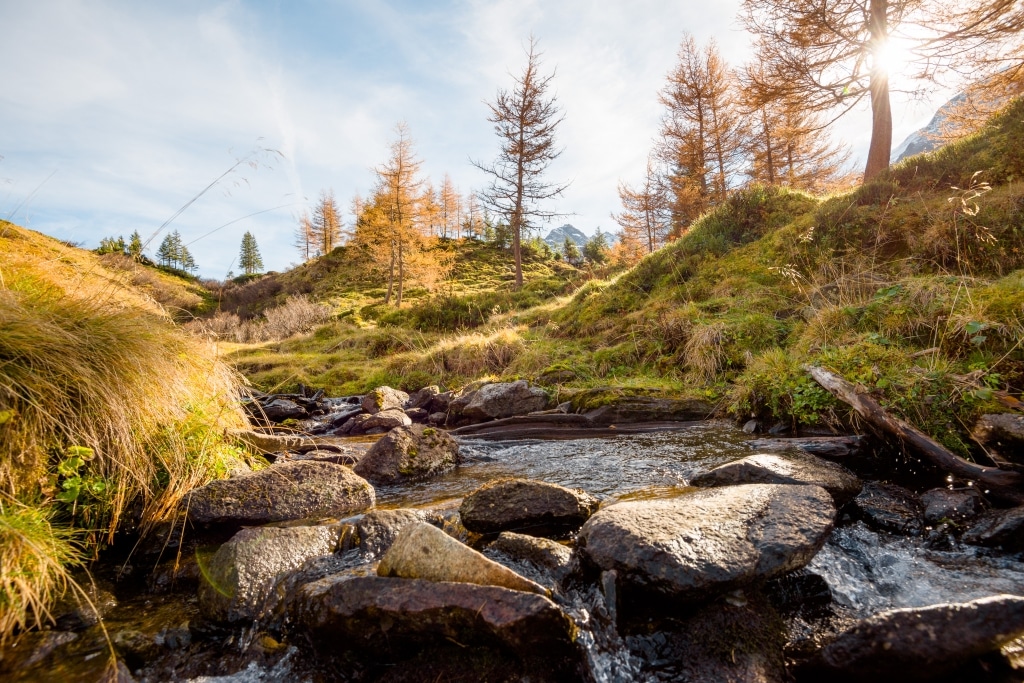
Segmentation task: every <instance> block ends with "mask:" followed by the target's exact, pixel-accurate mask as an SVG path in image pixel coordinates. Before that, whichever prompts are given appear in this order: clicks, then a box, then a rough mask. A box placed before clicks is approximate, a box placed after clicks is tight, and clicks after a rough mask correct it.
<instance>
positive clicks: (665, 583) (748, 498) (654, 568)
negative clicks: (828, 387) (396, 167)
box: [577, 484, 836, 601]
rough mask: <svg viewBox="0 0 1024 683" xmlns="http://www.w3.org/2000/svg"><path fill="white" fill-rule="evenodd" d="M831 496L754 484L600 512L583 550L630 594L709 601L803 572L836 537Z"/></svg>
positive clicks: (586, 530) (587, 527) (583, 533)
mask: <svg viewBox="0 0 1024 683" xmlns="http://www.w3.org/2000/svg"><path fill="white" fill-rule="evenodd" d="M835 512H836V510H835V507H834V506H833V504H832V497H831V496H830V495H829V494H828V492H827V491H825V489H823V488H821V487H819V486H807V485H780V484H747V485H742V486H726V487H721V488H713V489H705V490H699V491H695V492H693V493H688V494H685V495H682V496H679V497H678V498H671V499H668V500H645V501H627V502H623V503H616V504H614V505H611V506H608V507H606V508H603V509H601V510H600V511H598V512H597V513H596V514H595V515H594V516H593V517H591V518H590V519H589V520H588V521H587V523H586V524H584V525H583V528H582V529H580V532H579V535H578V540H577V546H578V549H579V551H580V552H581V553H582V555H583V557H584V558H585V559H586V560H588V561H589V562H590V563H592V564H593V565H596V566H597V567H598V568H599V569H601V570H605V571H607V570H615V572H616V575H617V577H618V582H619V583H620V584H622V585H623V587H626V588H631V589H638V590H640V591H642V592H645V593H652V594H654V595H664V596H671V597H673V598H676V599H679V600H683V601H693V600H703V599H707V597H709V594H714V593H719V592H726V591H730V590H734V589H736V588H739V587H742V586H744V585H747V584H749V583H752V582H756V581H761V580H766V579H770V578H772V577H775V576H779V575H781V574H784V573H786V572H788V571H792V570H794V569H798V568H800V567H803V566H804V565H806V564H807V563H808V562H810V560H811V558H813V557H814V555H815V554H816V553H817V552H818V550H819V549H820V548H821V546H822V544H824V542H825V540H826V538H827V537H828V534H829V532H830V531H831V530H832V520H833V518H834V517H835Z"/></svg>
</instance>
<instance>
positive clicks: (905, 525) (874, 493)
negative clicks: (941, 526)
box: [850, 481, 924, 536]
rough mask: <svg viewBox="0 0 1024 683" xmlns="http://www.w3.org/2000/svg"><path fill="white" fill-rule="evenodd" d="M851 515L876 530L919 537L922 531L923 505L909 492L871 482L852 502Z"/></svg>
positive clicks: (900, 487)
mask: <svg viewBox="0 0 1024 683" xmlns="http://www.w3.org/2000/svg"><path fill="white" fill-rule="evenodd" d="M850 508H851V511H852V513H853V516H854V517H856V518H858V519H861V520H863V521H864V523H865V524H867V525H868V526H869V527H871V528H872V529H875V530H876V531H888V532H890V533H897V534H906V535H909V536H918V535H920V533H921V531H922V529H923V528H924V506H923V505H921V501H920V500H919V499H918V497H917V496H915V495H914V493H913V492H912V491H908V490H907V489H905V488H903V487H902V486H896V485H895V484H885V483H882V482H877V481H872V482H868V483H867V484H865V485H864V488H863V489H862V490H861V492H860V493H859V494H858V495H857V497H856V498H854V499H853V502H852V503H851V505H850Z"/></svg>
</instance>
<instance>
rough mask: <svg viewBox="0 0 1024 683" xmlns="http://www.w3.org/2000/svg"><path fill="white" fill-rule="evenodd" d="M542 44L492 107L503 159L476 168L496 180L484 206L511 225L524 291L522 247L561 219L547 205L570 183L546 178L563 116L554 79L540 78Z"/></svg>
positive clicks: (558, 151) (555, 154)
mask: <svg viewBox="0 0 1024 683" xmlns="http://www.w3.org/2000/svg"><path fill="white" fill-rule="evenodd" d="M540 57H541V54H540V53H539V52H538V51H537V41H536V40H535V39H534V38H532V37H531V38H530V44H529V47H528V48H527V51H526V67H525V68H524V69H523V72H522V75H520V76H518V77H514V82H513V85H512V88H511V89H510V90H505V89H500V90H498V94H497V96H496V97H495V99H494V102H488V103H487V106H488V108H489V109H490V110H491V115H490V116H489V117H487V120H488V121H490V122H491V123H493V124H494V131H495V133H497V135H498V139H499V140H500V150H499V152H498V158H497V159H496V160H495V161H494V163H492V164H482V163H480V162H474V165H475V166H476V167H477V168H479V169H481V170H483V171H485V172H486V173H488V174H489V175H490V176H491V186H490V187H489V188H488V189H486V190H485V191H484V192H482V193H481V199H482V200H483V201H484V204H485V205H486V206H487V207H488V208H490V209H492V210H493V211H494V212H495V213H496V214H497V215H498V216H499V218H500V219H503V221H504V222H505V223H506V224H507V225H508V228H509V232H510V233H511V242H512V257H513V260H514V262H515V286H516V288H519V287H522V286H523V256H522V241H523V239H524V236H525V233H526V232H527V231H528V230H529V229H530V228H531V227H534V226H535V221H543V220H548V219H551V218H554V217H555V216H556V215H558V214H557V213H555V212H552V211H550V210H548V209H545V208H543V205H542V203H543V202H545V201H547V200H550V199H552V198H554V197H557V196H559V195H561V194H562V192H564V191H565V188H566V187H568V183H557V182H550V181H549V180H547V179H545V177H544V175H545V172H546V171H547V170H548V167H549V166H550V165H551V163H552V162H553V161H554V160H555V159H557V158H558V156H559V155H560V154H561V153H562V150H561V149H559V148H558V147H556V146H555V131H556V129H557V128H558V125H559V124H560V123H561V122H562V120H563V118H564V116H563V115H562V114H561V112H560V111H559V109H558V105H557V102H556V98H555V97H554V96H553V95H552V96H549V95H548V89H549V88H550V87H551V81H552V79H553V78H554V73H553V72H552V73H551V74H548V75H543V74H541V73H540V66H541V63H540Z"/></svg>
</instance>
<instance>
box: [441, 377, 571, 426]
mask: <svg viewBox="0 0 1024 683" xmlns="http://www.w3.org/2000/svg"><path fill="white" fill-rule="evenodd" d="M550 400H551V399H550V398H549V397H548V395H547V392H545V391H544V390H543V389H541V388H539V387H531V386H530V385H529V384H528V383H527V381H526V380H524V379H521V380H519V381H516V382H493V383H491V384H485V385H483V386H481V387H480V388H479V389H476V390H473V391H469V392H467V393H465V394H463V395H462V396H460V397H458V398H456V399H455V400H453V401H452V402H451V404H450V410H451V412H452V413H454V414H456V415H461V416H462V417H463V418H467V419H472V420H496V419H500V418H503V417H512V416H513V415H526V414H527V413H532V412H535V411H538V410H544V409H545V408H547V407H548V402H549V401H550ZM435 412H436V411H435Z"/></svg>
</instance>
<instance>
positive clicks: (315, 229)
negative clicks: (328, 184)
mask: <svg viewBox="0 0 1024 683" xmlns="http://www.w3.org/2000/svg"><path fill="white" fill-rule="evenodd" d="M310 224H311V229H312V233H313V238H314V243H315V244H316V249H317V251H318V252H319V253H320V254H329V253H331V252H332V251H333V250H334V248H335V247H338V246H341V212H340V211H339V210H338V203H337V202H336V201H335V199H334V190H321V191H320V199H319V201H317V204H316V206H315V207H313V215H312V216H311V217H310Z"/></svg>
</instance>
